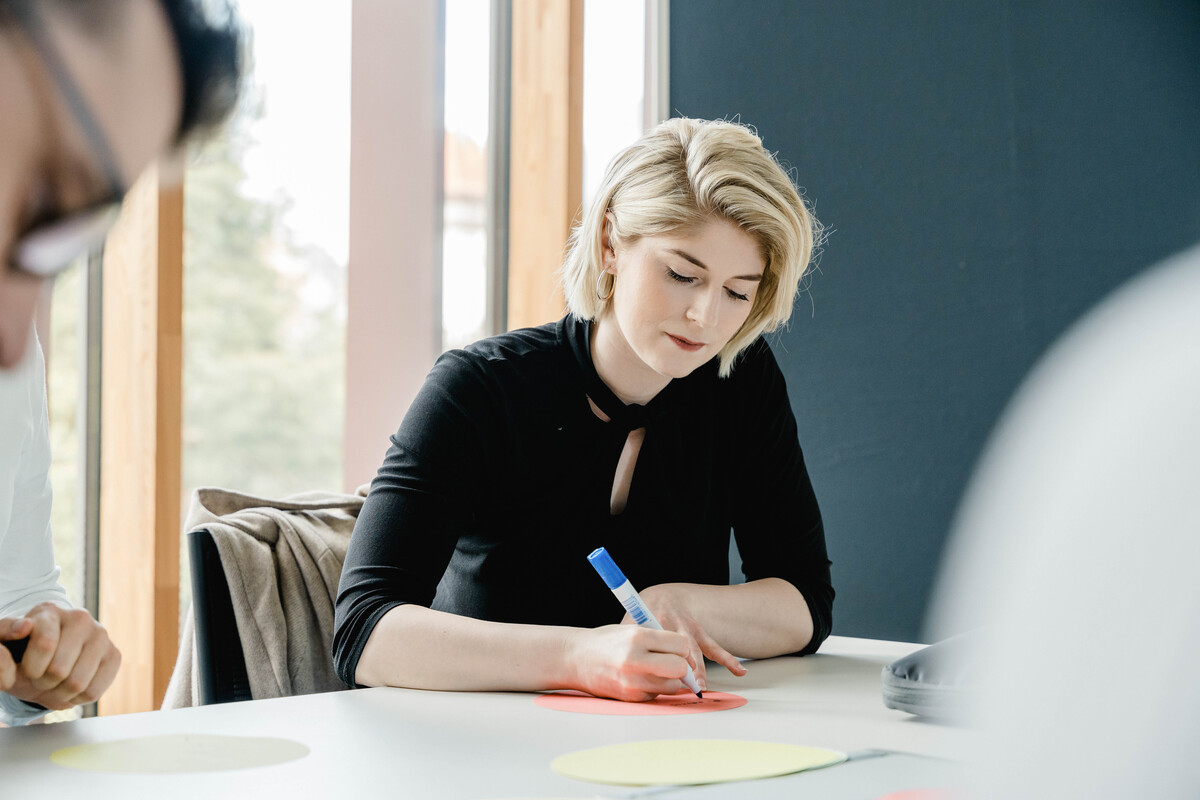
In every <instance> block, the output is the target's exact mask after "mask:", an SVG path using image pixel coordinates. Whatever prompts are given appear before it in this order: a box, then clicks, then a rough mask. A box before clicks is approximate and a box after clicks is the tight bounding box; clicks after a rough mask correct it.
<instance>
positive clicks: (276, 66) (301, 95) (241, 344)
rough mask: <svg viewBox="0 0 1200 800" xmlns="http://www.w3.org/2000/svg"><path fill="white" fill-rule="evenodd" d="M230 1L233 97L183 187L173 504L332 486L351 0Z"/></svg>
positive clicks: (338, 399) (338, 410) (339, 388)
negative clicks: (241, 63)
mask: <svg viewBox="0 0 1200 800" xmlns="http://www.w3.org/2000/svg"><path fill="white" fill-rule="evenodd" d="M239 6H240V12H241V14H242V16H243V19H244V20H245V22H246V23H247V25H249V26H251V27H252V29H253V59H252V62H253V68H252V71H251V74H250V75H249V76H248V79H247V85H246V91H245V97H244V98H243V103H242V106H241V107H240V109H239V110H238V112H237V114H236V116H235V118H234V119H233V121H232V122H231V124H230V125H229V127H228V130H227V132H226V133H225V134H224V135H223V136H221V137H220V138H218V139H217V140H215V141H212V142H210V143H209V144H208V145H207V146H206V148H205V149H204V151H203V152H202V153H201V154H200V156H199V157H198V159H197V160H196V162H195V163H194V164H192V165H191V166H190V168H189V170H188V173H187V179H186V187H185V240H184V247H185V249H184V274H185V278H184V281H185V282H184V391H183V397H184V416H183V440H184V441H183V492H184V503H183V511H184V513H185V514H186V511H187V504H188V498H189V497H190V495H191V492H192V491H193V490H194V489H195V488H196V487H197V486H220V487H224V488H228V489H233V490H236V491H239V492H243V493H246V494H251V495H258V496H264V497H271V498H279V497H284V496H287V495H290V494H295V493H297V492H302V491H309V490H316V489H321V490H329V491H336V490H338V489H339V488H340V485H341V469H342V437H343V406H344V393H345V388H344V387H345V344H344V343H345V320H346V305H345V281H346V266H347V250H348V237H349V141H350V4H348V3H345V2H342V1H341V0H304V2H299V1H293V2H288V3H278V2H276V1H275V0H241V2H240V4H239ZM314 46H315V47H317V48H318V49H319V51H320V52H319V57H315V54H314V49H313V48H314ZM181 555H182V560H183V568H182V569H181V575H180V578H181V581H180V583H181V594H182V602H181V608H186V607H187V601H188V598H189V596H190V587H189V586H188V583H189V581H188V568H187V551H186V546H185V547H183V548H181Z"/></svg>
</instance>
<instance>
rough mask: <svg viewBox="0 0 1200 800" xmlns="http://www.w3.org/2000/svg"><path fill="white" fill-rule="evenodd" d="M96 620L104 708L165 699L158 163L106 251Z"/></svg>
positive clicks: (169, 539)
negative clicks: (101, 632) (106, 654)
mask: <svg viewBox="0 0 1200 800" xmlns="http://www.w3.org/2000/svg"><path fill="white" fill-rule="evenodd" d="M103 294H104V297H103V328H102V329H103V333H102V351H101V352H102V356H101V358H102V377H101V412H100V413H101V431H102V444H101V457H100V470H101V481H100V613H99V617H100V621H101V622H102V623H103V624H104V625H105V627H106V628H108V631H109V635H110V636H111V637H112V639H113V641H114V642H116V644H117V646H118V647H119V648H120V649H121V654H122V664H121V671H120V673H119V674H118V675H117V679H116V682H115V683H114V684H113V686H112V687H111V688H110V689H109V691H108V692H107V693H106V694H105V695H104V697H102V698H101V699H100V704H99V709H100V713H102V714H121V713H127V712H133V711H150V710H153V709H155V708H157V707H158V706H159V704H160V703H161V702H162V698H163V695H164V694H165V692H166V688H167V681H168V680H169V678H170V676H171V670H172V668H173V666H174V663H175V657H176V653H177V651H178V642H179V633H178V627H179V540H180V525H179V519H180V518H179V513H180V507H179V505H180V496H179V495H180V480H181V479H180V466H181V447H182V445H181V437H180V427H181V421H182V395H181V390H182V345H183V188H182V186H174V187H170V188H166V187H163V186H161V185H160V179H159V172H158V170H157V168H151V169H150V170H148V171H147V172H146V174H144V175H143V176H142V177H141V178H140V179H139V180H138V182H137V184H135V186H134V188H133V190H132V191H131V192H130V194H129V196H128V197H127V198H126V201H125V207H124V210H123V211H122V214H121V219H120V221H119V222H118V224H117V226H116V228H115V229H114V230H113V232H112V234H111V235H110V236H109V238H108V243H107V244H106V246H105V254H104V292H103Z"/></svg>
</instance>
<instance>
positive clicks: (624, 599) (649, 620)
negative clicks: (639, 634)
mask: <svg viewBox="0 0 1200 800" xmlns="http://www.w3.org/2000/svg"><path fill="white" fill-rule="evenodd" d="M587 559H588V562H590V563H591V565H592V566H593V567H594V568H595V570H596V572H598V573H600V577H601V578H603V579H604V582H605V583H606V584H607V585H608V588H609V589H612V593H613V594H614V595H616V597H617V599H618V600H620V601H621V605H623V606H625V610H626V611H628V612H629V616H631V617H633V621H634V622H636V623H637V624H638V625H641V626H642V627H643V628H653V629H654V630H656V631H661V630H662V629H663V626H662V625H660V624H659V622H658V620H656V619H655V618H654V614H652V613H650V609H649V608H647V607H646V604H645V603H644V602H643V601H642V598H641V597H639V596H638V593H637V590H636V589H634V588H633V585H632V584H630V582H629V579H628V578H626V577H625V573H623V572H621V568H620V567H618V566H617V562H615V561H613V560H612V556H610V555H609V554H608V551H607V550H605V549H604V548H603V547H598V548H596V549H595V550H593V551H592V554H591V555H589V556H588V557H587ZM683 685H684V686H686V687H687V688H689V689H691V690H692V691H693V692H695V693H696V697H699V698H701V699H703V695H702V694H700V684H698V683H696V675H695V673H693V672H692V668H691V667H690V666H689V667H688V671H687V675H684V676H683Z"/></svg>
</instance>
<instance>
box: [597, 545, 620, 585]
mask: <svg viewBox="0 0 1200 800" xmlns="http://www.w3.org/2000/svg"><path fill="white" fill-rule="evenodd" d="M588 561H590V562H591V564H592V566H593V567H595V568H596V572H599V573H600V577H601V578H603V579H604V582H605V583H606V584H608V588H609V589H616V588H617V587H618V586H620V585H621V584H623V583H625V582H626V581H627V580H628V578H626V577H625V573H623V572H621V568H620V567H618V566H617V562H615V561H613V560H612V556H610V555H609V554H608V551H607V550H605V549H604V548H603V547H597V548H596V549H595V550H593V551H592V554H591V555H590V556H588Z"/></svg>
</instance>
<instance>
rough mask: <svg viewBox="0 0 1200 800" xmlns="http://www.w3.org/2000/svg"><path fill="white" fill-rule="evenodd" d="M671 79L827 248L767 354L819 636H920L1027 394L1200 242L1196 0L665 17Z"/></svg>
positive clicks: (979, 0) (829, 8)
mask: <svg viewBox="0 0 1200 800" xmlns="http://www.w3.org/2000/svg"><path fill="white" fill-rule="evenodd" d="M670 69H671V81H670V91H671V106H672V108H673V109H674V110H675V113H676V114H682V115H687V116H695V117H704V118H713V117H721V118H732V117H740V118H741V120H742V121H743V122H747V123H750V124H753V125H755V126H756V127H757V128H758V129H759V132H760V133H761V135H762V136H763V139H764V141H765V143H766V145H767V147H768V148H770V149H772V150H777V151H778V152H779V155H780V157H781V159H783V160H784V161H785V162H787V163H788V164H789V165H790V166H791V167H792V168H793V169H794V171H795V177H796V179H797V181H798V183H799V184H800V185H801V186H803V187H804V188H805V189H806V190H807V193H808V196H809V197H810V199H811V200H813V201H814V202H815V206H816V211H817V215H818V217H819V218H820V219H821V220H822V221H823V222H824V223H825V224H826V225H827V226H829V227H830V228H832V229H833V232H832V235H831V236H830V238H829V241H828V244H827V246H826V248H825V252H824V254H823V255H822V257H821V260H820V270H819V272H818V273H816V274H815V275H814V276H813V279H812V283H811V287H810V289H809V291H808V292H807V293H806V294H804V295H802V296H801V298H800V299H799V301H798V304H797V309H796V314H795V316H794V318H793V322H792V325H791V327H790V330H788V331H787V332H784V333H782V334H781V335H779V336H778V337H777V338H776V339H775V340H774V341H773V345H774V346H775V350H776V352H777V353H778V355H779V356H780V360H781V362H782V364H783V368H784V371H785V373H786V374H787V377H788V383H789V388H790V391H791V397H792V403H793V405H794V407H795V410H796V415H797V419H798V422H799V425H800V432H801V441H802V444H803V445H804V448H805V453H806V456H807V458H808V462H809V467H810V470H811V472H812V475H813V481H814V484H815V486H816V489H817V493H818V496H819V497H820V498H821V501H822V508H823V510H824V513H825V518H826V529H827V533H828V537H829V545H830V551H831V557H832V558H833V561H834V578H835V582H836V586H837V589H838V593H839V594H838V601H837V605H836V608H835V620H836V622H835V632H837V633H841V634H846V635H860V636H877V637H888V638H896V639H907V640H915V639H918V638H919V637H920V635H921V622H922V618H923V614H924V610H925V604H926V601H927V598H928V594H929V590H930V585H931V582H932V580H933V576H934V574H935V572H936V569H937V566H938V559H939V554H940V552H941V546H942V543H943V541H944V538H945V535H946V533H947V531H948V528H949V525H950V522H951V518H952V516H953V513H954V510H955V508H956V506H957V503H958V500H959V497H960V495H961V492H962V490H963V487H964V485H965V483H966V480H967V478H968V476H969V474H970V470H971V467H972V465H973V463H974V461H975V459H976V457H977V456H978V454H979V452H980V449H981V447H982V445H983V442H984V440H985V437H986V436H987V434H988V432H989V430H990V428H991V426H992V425H993V423H994V422H995V420H996V417H997V415H998V414H999V412H1000V411H1001V410H1002V409H1003V407H1004V404H1005V403H1006V401H1007V400H1008V398H1009V396H1010V395H1011V393H1012V391H1013V390H1014V389H1015V388H1016V386H1017V384H1018V383H1019V381H1020V379H1021V378H1022V376H1023V375H1024V374H1025V373H1026V371H1027V370H1028V369H1029V368H1030V366H1031V365H1032V364H1033V362H1034V361H1035V360H1036V359H1037V357H1038V356H1039V355H1040V354H1041V353H1042V352H1043V351H1044V350H1045V349H1046V347H1047V346H1048V345H1049V344H1050V343H1051V342H1052V341H1053V339H1054V338H1055V337H1056V336H1057V335H1058V334H1060V333H1061V332H1062V331H1063V330H1064V329H1065V328H1066V327H1067V326H1068V325H1069V324H1070V323H1071V321H1072V320H1074V319H1076V318H1077V317H1078V316H1079V315H1080V314H1081V313H1082V312H1084V311H1085V310H1086V309H1087V308H1088V307H1090V306H1091V305H1092V304H1093V303H1095V302H1096V301H1097V300H1098V299H1099V298H1101V297H1102V296H1103V295H1104V294H1106V293H1107V292H1108V291H1110V290H1111V289H1112V288H1114V287H1115V286H1116V285H1118V284H1119V283H1121V282H1122V281H1124V280H1125V279H1126V278H1128V277H1129V276H1131V275H1132V274H1134V273H1136V272H1138V271H1139V270H1141V269H1142V268H1144V267H1146V266H1148V265H1150V264H1151V263H1153V262H1155V261H1157V260H1158V259H1160V258H1163V257H1164V256H1167V255H1168V254H1170V253H1173V252H1175V251H1178V250H1181V249H1183V248H1184V247H1186V246H1188V245H1190V244H1193V243H1195V242H1196V241H1200V3H1197V2H1182V0H1176V1H1175V2H1165V1H1164V2H1146V1H1144V0H1109V1H1106V2H1094V3H1092V2H1054V3H1046V2H1041V1H1040V0H1027V1H1026V2H1014V1H1013V0H999V1H998V2H997V1H996V0H988V1H987V2H985V1H984V0H973V1H972V2H951V1H949V0H945V1H944V2H925V3H900V2H890V3H889V2H876V1H875V0H871V1H869V2H868V1H867V0H853V1H845V2H838V3H828V2H820V3H819V2H809V1H807V0H806V1H804V2H799V1H797V0H772V1H770V2H739V3H733V2H719V1H718V0H676V1H675V2H673V3H672V4H671V64H670ZM1197 313H1200V310H1198V312H1197ZM1198 346H1200V345H1198Z"/></svg>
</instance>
